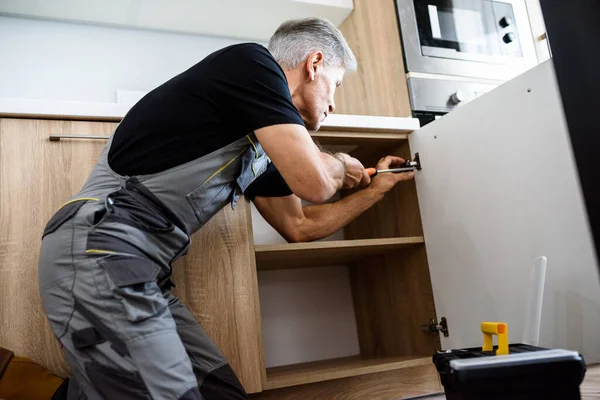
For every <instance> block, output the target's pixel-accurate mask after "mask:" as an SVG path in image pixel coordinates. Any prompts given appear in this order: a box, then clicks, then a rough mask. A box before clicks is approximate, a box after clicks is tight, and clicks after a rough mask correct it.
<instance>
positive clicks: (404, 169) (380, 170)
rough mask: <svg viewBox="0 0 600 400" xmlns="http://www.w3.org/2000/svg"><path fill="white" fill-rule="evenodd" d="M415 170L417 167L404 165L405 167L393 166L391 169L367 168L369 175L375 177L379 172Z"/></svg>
mask: <svg viewBox="0 0 600 400" xmlns="http://www.w3.org/2000/svg"><path fill="white" fill-rule="evenodd" d="M414 170H415V167H403V168H391V169H375V168H367V173H368V174H369V176H370V177H371V178H373V177H375V176H377V175H379V174H383V173H387V172H391V173H393V174H399V173H401V172H412V171H414Z"/></svg>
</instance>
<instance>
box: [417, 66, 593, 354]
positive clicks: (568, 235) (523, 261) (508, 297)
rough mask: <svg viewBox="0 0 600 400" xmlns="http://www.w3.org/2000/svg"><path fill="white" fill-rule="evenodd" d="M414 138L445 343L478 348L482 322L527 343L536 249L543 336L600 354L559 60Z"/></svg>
mask: <svg viewBox="0 0 600 400" xmlns="http://www.w3.org/2000/svg"><path fill="white" fill-rule="evenodd" d="M581 112H597V113H600V110H581ZM410 147H411V150H412V152H413V154H414V153H415V152H418V153H419V154H420V158H421V163H422V166H423V169H422V171H420V172H417V174H416V175H417V176H416V184H417V191H418V197H419V206H420V210H421V215H422V221H423V230H424V236H425V245H426V248H427V255H428V259H429V266H430V272H431V280H432V286H433V293H434V298H435V306H436V312H437V317H438V320H439V319H441V318H442V317H446V318H447V320H448V325H449V333H450V336H449V337H443V336H442V347H443V348H444V349H448V348H459V347H471V346H481V345H482V343H483V342H482V341H483V337H482V334H481V331H480V323H481V322H483V321H502V322H506V323H508V328H509V341H510V342H511V343H520V342H521V341H522V337H523V329H524V326H525V317H526V316H525V313H526V309H527V302H528V300H529V297H530V296H529V294H530V292H531V289H532V287H533V286H532V285H533V283H532V280H531V274H532V270H533V266H534V257H536V256H546V257H547V260H548V267H547V273H546V285H545V292H544V302H543V311H542V319H541V337H540V345H541V346H549V347H560V348H568V349H573V350H578V351H580V352H581V353H582V354H583V355H584V356H586V360H587V361H588V362H599V361H600V335H598V332H599V331H600V280H599V277H598V272H597V271H598V269H597V265H596V258H595V254H594V248H593V245H592V239H591V235H590V231H589V227H588V221H587V218H586V215H585V209H584V207H583V201H582V195H581V191H580V187H579V181H578V177H577V174H576V170H575V166H574V160H573V156H572V151H571V145H570V142H569V136H568V131H567V126H566V123H565V119H564V115H563V109H562V106H561V101H560V94H559V91H558V88H557V85H556V79H555V75H554V68H553V64H552V60H549V61H547V62H545V63H544V64H541V65H539V66H537V67H535V68H534V69H532V70H530V71H528V72H526V73H525V74H523V75H521V76H519V77H517V78H515V79H513V80H512V81H509V82H507V83H505V84H504V85H502V86H500V87H498V88H497V89H495V90H493V91H491V92H489V93H487V94H485V95H484V96H482V97H480V98H478V99H477V100H475V101H473V102H471V103H469V104H466V105H465V106H463V107H461V108H459V109H458V110H456V111H454V112H452V113H450V114H447V115H446V116H444V117H443V118H441V119H439V120H437V121H435V122H432V123H431V124H428V125H426V126H425V127H423V128H422V129H420V130H418V131H416V132H414V133H413V134H411V137H410ZM599 173H600V171H599Z"/></svg>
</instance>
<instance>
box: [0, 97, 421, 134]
mask: <svg viewBox="0 0 600 400" xmlns="http://www.w3.org/2000/svg"><path fill="white" fill-rule="evenodd" d="M132 106H133V105H132V104H121V103H94V102H80V101H61V100H42V99H20V98H2V97H0V117H17V118H50V119H77V120H94V121H120V120H121V119H122V118H123V117H124V116H125V114H127V112H128V111H129V109H130V108H131V107H132ZM322 127H323V128H328V129H330V130H361V129H364V130H370V131H380V132H390V131H397V130H407V131H413V130H417V129H419V120H418V119H416V118H401V117H380V116H367V115H345V114H332V115H330V116H329V117H327V119H326V120H325V122H324V123H323V125H322Z"/></svg>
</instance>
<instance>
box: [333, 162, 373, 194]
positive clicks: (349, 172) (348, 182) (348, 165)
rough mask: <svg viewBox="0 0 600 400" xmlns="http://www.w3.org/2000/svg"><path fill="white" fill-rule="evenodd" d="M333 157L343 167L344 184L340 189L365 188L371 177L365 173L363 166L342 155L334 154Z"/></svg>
mask: <svg viewBox="0 0 600 400" xmlns="http://www.w3.org/2000/svg"><path fill="white" fill-rule="evenodd" d="M334 157H335V158H337V159H338V160H340V162H341V163H342V164H343V165H344V170H345V174H344V183H343V185H342V187H341V188H342V189H354V188H358V187H366V186H368V185H369V183H371V177H370V176H369V174H368V173H367V172H366V170H365V167H364V165H363V164H362V163H361V162H360V161H358V160H357V159H356V158H354V157H351V156H349V155H348V154H344V153H336V154H334Z"/></svg>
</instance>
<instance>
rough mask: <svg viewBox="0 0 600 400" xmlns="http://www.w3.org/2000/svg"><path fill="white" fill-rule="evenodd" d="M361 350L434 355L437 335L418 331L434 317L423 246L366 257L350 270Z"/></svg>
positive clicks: (381, 354) (377, 353)
mask: <svg viewBox="0 0 600 400" xmlns="http://www.w3.org/2000/svg"><path fill="white" fill-rule="evenodd" d="M350 280H351V283H352V295H353V298H354V308H355V311H356V323H357V327H358V337H359V342H360V350H361V354H362V355H363V356H366V357H390V356H409V355H424V356H429V355H433V354H434V353H435V352H436V351H437V350H439V349H440V343H439V338H438V337H437V336H433V335H431V334H429V333H427V332H422V331H421V330H420V325H421V324H427V323H428V321H429V319H430V318H435V316H436V315H435V307H434V303H433V293H432V290H431V280H430V277H429V269H428V268H427V255H426V253H425V246H423V245H421V246H415V247H413V248H410V249H403V250H399V251H397V252H395V253H389V254H384V255H382V256H379V257H375V258H372V257H371V258H365V259H364V260H363V261H362V262H360V263H357V264H355V265H353V266H351V268H350Z"/></svg>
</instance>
